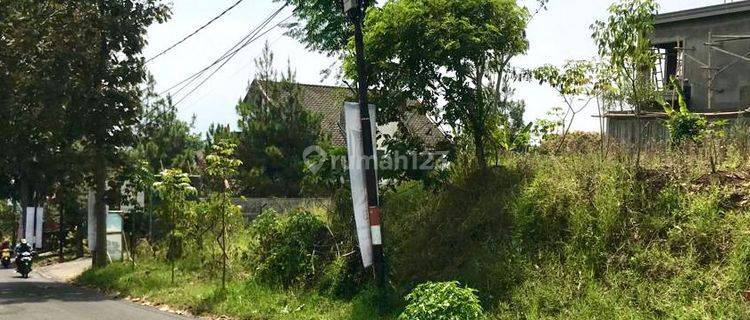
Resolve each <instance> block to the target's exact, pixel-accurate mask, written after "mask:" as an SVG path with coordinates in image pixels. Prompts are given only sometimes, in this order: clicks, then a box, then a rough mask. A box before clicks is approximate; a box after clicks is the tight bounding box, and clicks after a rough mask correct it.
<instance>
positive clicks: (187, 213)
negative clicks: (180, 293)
mask: <svg viewBox="0 0 750 320" xmlns="http://www.w3.org/2000/svg"><path fill="white" fill-rule="evenodd" d="M190 183H191V182H190V177H189V176H188V175H187V174H186V173H183V172H182V170H180V169H165V170H163V171H162V172H161V173H160V174H159V181H157V182H154V189H155V190H156V192H157V193H158V194H159V198H160V199H161V203H160V204H159V209H158V212H159V213H160V215H161V218H162V219H163V220H164V221H165V222H166V223H167V224H168V225H169V227H170V231H169V250H168V252H167V259H168V260H169V261H170V263H171V264H172V283H174V271H175V270H174V263H175V260H177V259H178V258H179V257H180V251H181V244H182V240H181V239H182V234H183V233H182V231H184V230H185V229H186V226H187V225H188V224H189V222H190V220H192V219H193V218H194V217H193V216H192V213H193V212H192V210H191V209H192V208H190V202H189V200H188V197H190V196H193V195H196V194H197V190H196V189H195V188H194V187H193V186H192V185H191V184H190Z"/></svg>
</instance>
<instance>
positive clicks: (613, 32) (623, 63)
mask: <svg viewBox="0 0 750 320" xmlns="http://www.w3.org/2000/svg"><path fill="white" fill-rule="evenodd" d="M658 8H659V6H658V4H656V2H654V0H622V1H620V2H618V3H615V4H613V5H612V6H610V7H609V13H610V16H609V18H608V19H607V20H606V21H596V22H595V23H594V24H593V25H592V26H591V29H592V30H593V35H592V38H593V39H594V42H596V45H597V46H598V48H599V55H601V56H602V58H603V59H604V60H605V61H606V62H607V63H608V68H609V73H610V74H611V77H612V81H611V84H610V88H611V89H612V92H613V93H614V95H615V96H616V97H617V98H619V99H621V100H625V102H626V103H627V104H629V105H630V106H632V107H633V114H634V115H635V117H636V119H637V123H638V128H637V131H638V132H637V137H638V141H637V143H636V146H635V147H636V160H635V165H636V167H638V166H640V159H641V149H642V144H643V133H642V132H641V131H642V128H643V123H642V119H641V114H642V112H643V110H644V109H646V108H648V107H651V106H657V107H658V103H656V101H657V99H656V97H655V93H656V89H655V87H654V83H653V82H652V81H651V71H652V70H653V67H654V65H655V63H656V55H655V53H654V52H653V50H652V47H651V40H650V39H651V35H652V34H653V32H654V16H655V15H656V13H657V10H658Z"/></svg>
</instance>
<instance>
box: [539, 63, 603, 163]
mask: <svg viewBox="0 0 750 320" xmlns="http://www.w3.org/2000/svg"><path fill="white" fill-rule="evenodd" d="M532 73H533V76H534V78H536V79H537V80H539V83H540V84H542V83H547V84H549V86H551V87H552V88H553V89H555V91H557V93H558V94H559V95H560V97H562V99H563V102H564V103H565V105H566V108H567V109H566V111H565V113H564V115H563V117H562V119H561V122H562V134H561V138H560V141H559V142H558V146H557V148H556V151H555V152H560V150H561V149H562V147H563V145H564V144H565V138H566V137H567V135H568V132H570V128H571V127H572V126H573V121H574V120H575V118H576V116H577V115H578V113H580V112H581V111H583V110H584V109H585V108H586V107H588V106H589V104H591V101H592V100H594V98H595V96H596V94H597V92H599V91H600V90H601V89H602V86H603V84H601V83H599V80H597V75H598V72H597V65H595V64H594V63H592V62H589V61H582V60H579V61H568V62H567V63H566V64H565V66H563V67H562V68H558V67H555V66H553V65H545V66H543V67H540V68H537V69H535V70H534V71H533V72H532Z"/></svg>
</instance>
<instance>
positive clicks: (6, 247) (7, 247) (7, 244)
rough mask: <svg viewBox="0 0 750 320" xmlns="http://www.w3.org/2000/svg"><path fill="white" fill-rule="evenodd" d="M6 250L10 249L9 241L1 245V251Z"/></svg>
mask: <svg viewBox="0 0 750 320" xmlns="http://www.w3.org/2000/svg"><path fill="white" fill-rule="evenodd" d="M4 249H10V242H8V240H5V241H3V244H0V251H2V250H4Z"/></svg>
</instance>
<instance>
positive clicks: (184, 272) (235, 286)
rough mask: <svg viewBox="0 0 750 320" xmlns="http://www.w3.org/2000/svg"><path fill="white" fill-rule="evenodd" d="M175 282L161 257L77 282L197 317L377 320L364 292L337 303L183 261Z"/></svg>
mask: <svg viewBox="0 0 750 320" xmlns="http://www.w3.org/2000/svg"><path fill="white" fill-rule="evenodd" d="M180 267H181V268H180V271H179V272H178V273H177V280H176V281H175V284H174V285H172V284H171V283H170V282H171V281H170V269H169V266H168V264H165V263H163V262H158V261H146V262H143V263H139V265H138V266H137V268H135V269H134V268H132V266H131V265H130V264H124V263H115V264H112V265H110V266H108V267H106V268H103V269H100V270H89V271H87V272H86V273H84V274H83V275H81V277H79V278H78V279H77V280H76V283H77V284H80V285H84V286H88V287H94V288H98V289H100V290H103V291H106V292H117V293H119V294H120V295H122V296H130V297H133V298H141V299H144V300H146V301H149V302H152V303H158V304H165V305H168V306H170V307H172V308H174V309H180V310H188V311H190V312H191V313H193V314H196V315H225V316H230V317H233V318H239V319H279V320H287V319H288V320H292V319H375V318H377V317H375V316H374V315H375V314H376V310H375V307H373V306H372V305H371V304H369V303H368V301H369V300H370V299H368V293H367V292H364V293H363V294H361V295H360V296H358V297H356V298H355V299H353V300H352V301H339V300H336V299H331V298H328V297H324V296H321V295H319V294H317V293H315V292H312V291H308V290H303V289H288V290H285V289H280V288H271V287H268V286H266V285H262V284H258V283H256V282H254V281H252V280H247V279H244V277H236V278H234V279H232V281H230V282H229V283H228V284H227V290H226V292H225V293H222V292H221V289H220V285H219V284H218V283H217V282H216V281H214V280H210V279H207V278H206V276H205V275H204V274H202V272H200V271H198V270H197V269H194V268H191V266H188V265H181V266H180Z"/></svg>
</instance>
